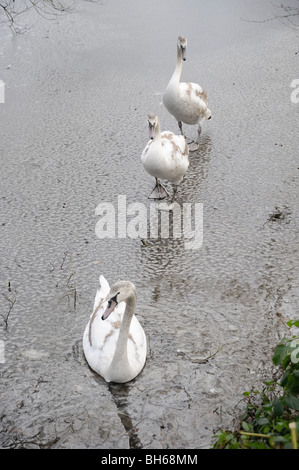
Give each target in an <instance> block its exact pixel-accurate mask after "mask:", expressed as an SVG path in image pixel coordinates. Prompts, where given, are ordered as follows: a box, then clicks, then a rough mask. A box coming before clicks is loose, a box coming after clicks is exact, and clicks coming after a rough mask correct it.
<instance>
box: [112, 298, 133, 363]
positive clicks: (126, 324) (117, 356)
mask: <svg viewBox="0 0 299 470" xmlns="http://www.w3.org/2000/svg"><path fill="white" fill-rule="evenodd" d="M135 306H136V295H135V294H134V293H132V294H131V295H130V296H129V297H128V298H127V300H126V308H125V311H124V316H123V319H122V323H121V327H120V331H119V336H118V340H117V344H116V348H115V353H114V356H113V359H112V363H113V362H114V361H117V363H118V364H119V363H122V362H125V363H127V362H128V354H127V352H128V351H127V345H128V336H129V331H130V324H131V320H132V317H133V314H134V311H135ZM112 363H111V364H112Z"/></svg>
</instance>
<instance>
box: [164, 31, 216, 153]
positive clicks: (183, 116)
mask: <svg viewBox="0 0 299 470" xmlns="http://www.w3.org/2000/svg"><path fill="white" fill-rule="evenodd" d="M186 49H187V39H186V38H185V37H184V36H179V37H178V42H177V63H176V67H175V70H174V73H173V75H172V77H171V79H170V81H169V83H168V85H167V88H166V90H165V93H164V96H163V103H164V106H165V107H166V109H167V110H168V111H169V112H170V114H172V115H173V116H174V117H175V118H176V120H177V121H178V125H179V128H180V131H181V134H182V135H183V128H182V122H183V123H185V124H191V125H192V124H197V125H198V137H197V140H196V142H194V143H193V144H192V145H190V146H189V148H190V151H194V150H197V149H198V148H199V138H200V133H201V126H202V124H203V123H204V121H205V120H206V119H211V117H212V114H211V111H210V109H209V107H208V100H207V94H206V92H205V91H204V89H203V88H202V87H201V86H200V85H198V84H197V83H189V82H188V83H183V82H180V78H181V73H182V61H183V60H186Z"/></svg>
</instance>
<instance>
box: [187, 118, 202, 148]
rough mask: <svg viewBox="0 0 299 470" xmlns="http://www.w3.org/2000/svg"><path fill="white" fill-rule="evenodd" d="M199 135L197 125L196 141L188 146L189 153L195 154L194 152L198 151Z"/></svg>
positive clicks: (199, 129) (199, 126)
mask: <svg viewBox="0 0 299 470" xmlns="http://www.w3.org/2000/svg"><path fill="white" fill-rule="evenodd" d="M200 134H201V125H200V124H199V125H198V129H197V139H196V141H195V142H193V143H192V144H190V145H189V150H190V152H195V150H198V149H199V139H200Z"/></svg>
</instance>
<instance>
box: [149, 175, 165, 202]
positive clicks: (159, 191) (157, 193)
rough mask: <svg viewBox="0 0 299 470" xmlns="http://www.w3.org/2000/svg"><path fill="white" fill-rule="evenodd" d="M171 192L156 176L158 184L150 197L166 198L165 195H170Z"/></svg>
mask: <svg viewBox="0 0 299 470" xmlns="http://www.w3.org/2000/svg"><path fill="white" fill-rule="evenodd" d="M168 196H169V194H168V192H167V191H166V189H165V188H164V186H163V185H162V184H161V183H160V181H159V180H158V178H156V186H155V187H154V189H153V190H152V192H151V193H150V195H149V196H148V199H164V198H165V197H168Z"/></svg>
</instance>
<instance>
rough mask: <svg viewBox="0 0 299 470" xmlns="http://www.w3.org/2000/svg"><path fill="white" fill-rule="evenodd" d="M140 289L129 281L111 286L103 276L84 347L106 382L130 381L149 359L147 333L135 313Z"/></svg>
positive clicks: (87, 357) (86, 329)
mask: <svg viewBox="0 0 299 470" xmlns="http://www.w3.org/2000/svg"><path fill="white" fill-rule="evenodd" d="M136 300H137V293H136V288H135V286H134V285H133V284H132V283H131V282H129V281H120V282H117V283H116V284H115V285H114V286H113V287H112V288H111V289H110V287H109V284H108V282H107V281H106V279H105V278H104V276H101V277H100V288H99V289H98V291H97V294H96V298H95V302H94V310H93V313H92V315H91V316H90V320H89V322H88V323H87V325H86V328H85V331H84V335H83V350H84V354H85V357H86V360H87V362H88V364H89V365H90V367H91V368H92V369H93V370H94V371H95V372H97V374H99V375H101V376H102V377H103V378H104V379H105V380H106V382H119V383H124V382H129V381H130V380H132V379H134V378H135V377H136V376H137V375H138V374H139V373H140V372H141V370H142V368H143V366H144V364H145V360H146V337H145V333H144V330H143V328H142V326H141V325H140V323H139V321H138V320H137V318H136V317H135V315H134V310H135V305H136Z"/></svg>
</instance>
